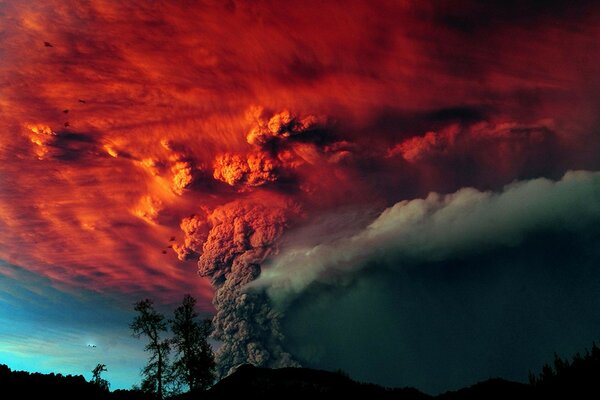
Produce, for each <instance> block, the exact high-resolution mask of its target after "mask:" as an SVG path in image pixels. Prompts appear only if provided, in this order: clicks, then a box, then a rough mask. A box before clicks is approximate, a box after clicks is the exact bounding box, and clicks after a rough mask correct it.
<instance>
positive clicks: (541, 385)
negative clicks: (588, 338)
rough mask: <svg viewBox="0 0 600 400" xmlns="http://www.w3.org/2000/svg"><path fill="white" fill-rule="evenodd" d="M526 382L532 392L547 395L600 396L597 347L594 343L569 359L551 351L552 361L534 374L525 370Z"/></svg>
mask: <svg viewBox="0 0 600 400" xmlns="http://www.w3.org/2000/svg"><path fill="white" fill-rule="evenodd" d="M529 382H530V384H531V385H532V386H533V387H534V388H535V390H536V392H538V393H540V394H542V395H547V396H550V395H552V396H559V397H563V398H573V396H584V397H577V398H595V399H598V398H600V348H599V347H598V346H597V345H596V343H593V344H592V348H591V349H590V350H587V349H586V350H585V353H584V354H581V353H577V354H575V356H573V358H572V359H571V360H569V359H562V358H561V357H559V356H558V355H557V354H554V362H553V363H552V364H546V365H544V367H543V368H542V372H541V373H540V374H538V375H536V374H532V373H530V374H529Z"/></svg>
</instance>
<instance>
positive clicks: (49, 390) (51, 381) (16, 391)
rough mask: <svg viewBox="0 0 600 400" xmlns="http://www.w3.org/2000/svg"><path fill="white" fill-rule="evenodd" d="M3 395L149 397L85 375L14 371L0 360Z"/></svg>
mask: <svg viewBox="0 0 600 400" xmlns="http://www.w3.org/2000/svg"><path fill="white" fill-rule="evenodd" d="M0 389H1V393H0V398H2V399H6V400H11V399H42V398H56V399H86V400H87V399H89V400H104V399H110V400H148V396H147V395H145V394H143V393H142V392H140V391H134V390H116V391H114V392H112V393H111V392H108V390H105V389H104V388H102V387H100V386H98V385H97V384H95V383H93V382H87V381H86V380H85V378H84V377H83V376H82V375H62V374H54V373H50V374H41V373H39V372H34V373H29V372H25V371H13V370H11V369H10V368H9V367H8V366H7V365H4V364H0Z"/></svg>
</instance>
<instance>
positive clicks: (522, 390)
mask: <svg viewBox="0 0 600 400" xmlns="http://www.w3.org/2000/svg"><path fill="white" fill-rule="evenodd" d="M534 394H535V393H534V388H533V387H532V386H530V385H526V384H524V383H518V382H511V381H507V380H505V379H499V378H495V379H489V380H487V381H483V382H479V383H476V384H475V385H473V386H469V387H467V388H464V389H459V390H457V391H451V392H446V393H442V394H440V395H439V396H436V399H440V400H455V399H460V400H480V399H486V400H496V399H498V400H500V399H502V400H506V399H531V398H534Z"/></svg>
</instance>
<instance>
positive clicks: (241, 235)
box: [175, 200, 298, 376]
mask: <svg viewBox="0 0 600 400" xmlns="http://www.w3.org/2000/svg"><path fill="white" fill-rule="evenodd" d="M290 206H292V205H291V204H286V203H285V202H284V201H280V202H274V203H272V204H267V205H263V204H261V203H260V202H258V201H252V200H249V201H248V200H246V201H234V202H231V203H227V204H225V205H223V206H220V207H217V208H216V209H215V210H213V211H212V212H210V213H207V214H205V215H203V216H197V215H194V216H191V217H189V218H186V219H184V220H183V221H182V224H181V227H182V229H183V231H184V232H185V234H186V239H185V243H184V244H183V245H181V246H176V247H175V251H177V252H178V255H179V257H180V258H186V259H189V258H193V257H199V259H198V268H199V269H198V272H199V274H200V275H201V276H206V277H208V278H210V280H211V282H212V285H213V287H214V288H215V297H214V300H213V304H214V306H215V308H216V314H215V316H214V318H213V323H214V328H215V331H214V334H213V337H214V338H215V339H217V340H219V341H220V342H221V343H222V345H221V347H220V348H219V350H218V352H217V365H218V368H219V374H220V375H221V376H223V375H225V374H227V373H228V372H229V370H230V369H231V368H232V367H235V366H237V365H239V364H242V363H252V364H254V365H259V366H266V367H286V366H295V365H298V364H297V362H296V361H294V360H293V358H292V356H291V355H290V354H289V353H287V352H285V351H284V350H283V348H282V344H281V340H282V339H283V335H282V333H281V329H280V326H279V324H280V321H279V319H280V316H279V314H278V313H277V312H276V311H274V310H273V309H272V308H271V306H270V303H269V301H268V298H267V297H266V295H265V294H264V293H260V292H246V291H245V290H244V289H245V286H246V285H247V284H249V283H250V282H252V281H253V280H254V279H256V278H257V277H258V276H259V274H260V271H261V267H260V266H261V264H262V263H263V261H264V260H265V259H266V258H267V257H268V256H269V255H272V254H273V253H274V252H276V249H277V248H276V243H277V240H278V239H279V238H280V236H281V235H282V233H283V230H284V228H285V226H286V224H287V221H288V218H289V217H290V214H293V210H294V207H293V206H292V207H290Z"/></svg>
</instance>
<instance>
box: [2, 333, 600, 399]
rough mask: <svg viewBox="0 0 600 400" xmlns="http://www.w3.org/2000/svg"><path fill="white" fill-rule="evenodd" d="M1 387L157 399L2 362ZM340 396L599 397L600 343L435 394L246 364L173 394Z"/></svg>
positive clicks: (41, 393) (37, 393)
mask: <svg viewBox="0 0 600 400" xmlns="http://www.w3.org/2000/svg"><path fill="white" fill-rule="evenodd" d="M0 388H2V392H1V394H0V396H1V398H2V399H6V400H12V399H23V398H47V397H50V398H57V399H86V400H87V399H90V400H104V399H110V400H154V398H153V397H152V396H149V395H147V394H145V393H142V392H140V391H135V390H116V391H114V392H108V391H105V390H102V389H101V388H100V387H98V386H97V385H94V384H93V383H91V382H87V381H86V380H85V378H84V377H83V376H81V375H77V376H72V375H66V376H63V375H61V374H40V373H29V372H22V371H12V370H11V369H10V368H9V367H8V366H6V365H2V364H0ZM338 395H341V396H343V395H356V396H360V397H365V398H377V399H380V398H381V399H386V398H394V399H400V400H425V399H439V400H471V399H473V400H474V399H486V400H494V399H512V398H522V399H553V398H577V399H597V398H600V348H598V347H597V346H596V345H595V344H594V345H593V347H592V349H591V350H590V351H588V350H586V352H585V354H584V355H581V354H576V355H575V356H574V357H573V359H572V360H563V359H561V358H559V357H558V356H555V360H554V363H553V365H545V366H544V367H543V369H542V372H541V373H540V374H539V375H533V374H532V375H531V377H530V384H524V383H517V382H511V381H507V380H504V379H498V378H496V379H489V380H487V381H484V382H480V383H477V384H475V385H473V386H470V387H467V388H463V389H460V390H456V391H450V392H446V393H442V394H440V395H438V396H435V397H434V396H430V395H428V394H425V393H422V392H420V391H419V390H417V389H414V388H385V387H382V386H379V385H375V384H367V383H360V382H356V381H354V380H352V379H350V378H349V377H348V376H347V375H346V374H344V373H343V372H329V371H321V370H315V369H310V368H281V369H268V368H259V367H255V366H252V365H249V364H245V365H241V366H239V367H238V368H237V369H236V370H235V371H234V372H233V373H232V374H230V375H229V376H227V377H226V378H223V379H222V380H220V381H219V382H217V383H216V384H215V385H213V387H212V388H211V389H210V390H208V391H206V392H196V393H185V394H181V395H177V396H174V397H172V400H200V399H223V398H230V397H231V396H244V397H255V396H260V397H262V398H274V397H276V396H277V397H280V396H286V397H289V396H292V397H300V396H313V397H319V396H338Z"/></svg>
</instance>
